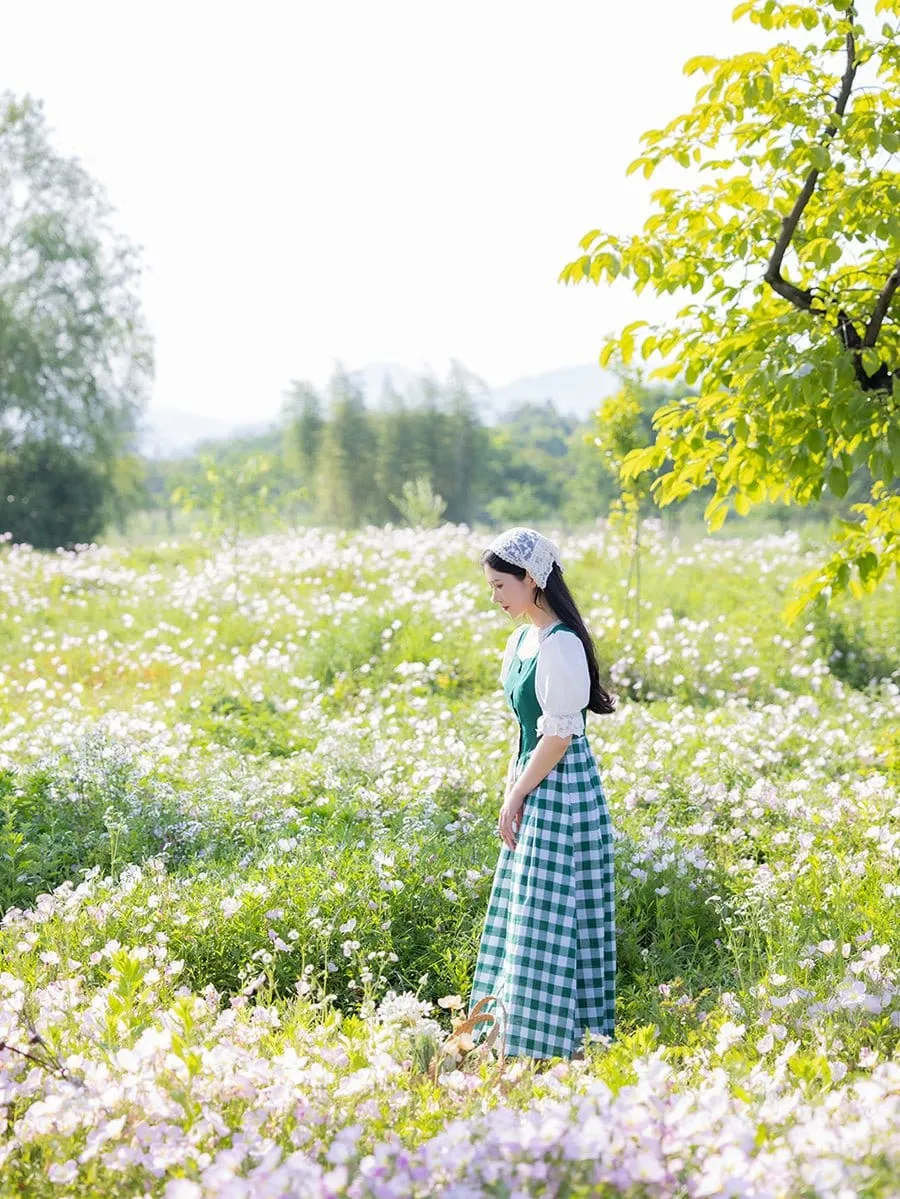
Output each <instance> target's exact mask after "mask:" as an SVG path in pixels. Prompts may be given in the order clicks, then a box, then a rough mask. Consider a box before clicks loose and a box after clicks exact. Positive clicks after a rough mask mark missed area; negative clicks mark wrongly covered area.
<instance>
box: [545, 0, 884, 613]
mask: <svg viewBox="0 0 900 1199" xmlns="http://www.w3.org/2000/svg"><path fill="white" fill-rule="evenodd" d="M867 14H868V15H867V19H866V20H865V21H863V20H862V19H861V17H860V14H859V7H858V6H857V5H856V4H855V3H853V2H851V0H818V2H816V3H788V2H787V0H745V2H744V3H741V4H739V5H738V6H737V7H736V8H735V9H734V12H733V18H734V19H735V20H738V19H740V18H747V19H749V20H750V21H751V22H753V23H754V24H756V25H758V26H759V27H761V28H762V29H764V30H773V31H775V32H776V37H777V36H780V31H785V37H786V38H787V39H788V40H782V41H779V42H778V44H776V45H775V46H774V47H772V48H769V49H768V50H766V51H765V52H758V53H757V52H754V53H746V54H740V55H737V56H734V57H731V58H724V59H720V58H715V57H712V56H709V55H703V56H700V57H697V58H693V59H691V60H690V61H689V62H688V63H687V64H686V65H685V72H686V73H687V74H694V73H696V72H700V73H702V74H704V75H705V76H706V77H707V82H706V83H705V84H704V85H703V86H702V87H701V88H700V90H699V91H698V93H697V96H696V103H695V105H694V107H693V108H692V109H691V111H690V112H688V113H686V114H683V115H681V116H678V117H676V118H675V119H674V120H673V121H671V122H670V123H669V124H668V125H667V126H666V127H665V128H664V129H654V130H650V131H648V132H647V133H645V134H644V135H643V137H642V142H643V145H644V151H643V153H642V154H641V155H640V156H639V157H638V158H637V159H635V161H634V162H633V163H632V164H631V165H630V167H629V168H628V170H629V172H631V171H636V170H642V171H643V173H644V175H645V176H648V177H649V176H650V175H652V174H653V172H654V171H655V170H656V169H657V167H659V166H660V165H661V164H662V163H664V162H674V163H677V164H678V165H680V166H681V167H684V168H690V169H692V170H693V171H695V172H697V173H698V175H699V176H700V177H701V178H703V177H704V176H705V177H707V178H708V182H700V183H699V184H698V185H696V186H694V187H693V188H683V189H680V188H676V187H665V188H662V189H659V190H656V191H654V193H653V195H652V204H653V211H652V213H651V215H650V217H649V218H648V220H647V221H646V223H645V225H644V227H643V230H642V232H641V233H638V234H635V235H632V236H617V235H615V234H612V233H607V232H603V231H602V230H600V229H594V230H592V231H590V232H589V233H587V234H586V235H585V237H584V238H583V239H582V240H581V243H580V246H581V249H582V250H583V251H584V253H583V255H581V256H579V257H578V258H577V259H576V260H574V261H573V262H571V263H569V264H568V265H567V266H566V267H565V269H564V270H563V272H562V275H561V278H562V279H563V280H564V281H566V282H570V281H571V282H578V281H581V280H589V281H592V282H594V283H597V284H599V283H601V282H611V281H612V280H614V279H616V278H618V277H623V278H625V279H628V280H629V281H630V282H631V284H632V286H633V288H634V290H635V291H636V292H641V291H642V290H643V289H644V288H645V287H650V288H651V289H652V290H653V291H655V292H656V293H659V294H662V293H675V292H679V291H685V290H686V291H688V292H690V293H691V296H692V297H693V298H692V299H691V300H690V301H689V302H688V303H687V304H686V305H685V307H683V308H682V309H681V310H680V311H679V313H678V315H677V318H676V320H675V321H674V322H673V323H672V324H670V325H666V326H665V327H660V326H657V327H653V328H651V327H649V324H648V322H647V321H636V322H634V323H633V324H631V325H629V326H627V327H626V328H624V329H623V330H622V331H621V332H620V333H619V335H618V336H616V337H612V338H610V339H609V340H608V341H607V343H606V345H605V346H604V349H603V352H602V353H601V355H600V361H601V364H605V363H606V362H607V361H608V360H609V358H610V357H611V356H612V355H613V354H614V353H618V354H620V355H621V358H622V360H623V361H624V362H625V363H626V364H627V363H628V362H629V361H630V360H631V358H632V357H633V355H634V353H635V351H636V350H638V349H639V351H640V354H641V356H642V357H643V358H644V359H645V360H646V359H649V358H650V356H651V355H656V354H659V355H660V356H662V357H663V358H664V359H665V360H666V361H665V363H664V365H662V366H661V367H659V368H658V369H657V370H655V371H654V372H653V375H654V376H655V377H658V378H663V379H673V378H675V377H677V376H683V378H684V381H685V382H686V383H687V385H688V386H690V387H692V388H694V389H695V390H696V392H697V393H698V394H697V395H696V396H682V397H680V398H679V399H678V400H677V401H675V402H672V403H668V404H665V405H663V406H662V407H661V408H659V409H658V410H657V412H656V413H655V416H654V429H655V431H656V438H655V441H654V443H653V444H652V445H651V446H649V447H646V448H641V449H636V450H634V451H633V453H632V454H631V455H629V458H628V460H627V461H626V462H625V463H623V468H624V469H623V474H625V475H626V476H627V474H628V472H629V471H631V472H632V473H633V474H635V475H636V474H639V473H640V472H642V471H644V470H647V469H656V468H658V467H661V466H662V465H663V464H666V465H667V466H668V469H667V470H665V471H664V472H663V473H661V474H659V475H658V477H657V478H656V479H655V481H654V483H653V491H654V496H655V498H656V499H657V502H658V503H660V504H661V505H664V504H668V503H670V502H672V501H674V500H680V499H682V498H683V497H685V496H687V495H689V494H690V493H692V492H693V491H695V490H696V489H698V488H700V487H702V486H703V485H704V484H706V483H708V482H714V483H715V493H714V494H713V496H712V497H711V499H710V501H709V503H708V504H707V506H706V510H705V515H706V519H707V522H708V526H709V528H710V529H715V528H717V527H718V526H719V525H721V523H722V522H723V521H724V519H725V516H726V514H727V512H728V509H729V507H731V506H733V508H734V510H735V511H736V512H738V513H739V514H743V513H746V512H748V511H749V510H750V508H751V506H752V505H754V504H759V503H762V502H763V501H766V500H780V501H783V502H785V503H788V504H790V503H792V502H794V503H798V504H808V503H811V502H813V501H815V500H817V499H819V498H820V497H821V496H822V494H823V491H824V490H825V489H826V488H827V489H829V490H830V491H831V492H832V493H833V494H834V495H836V496H843V495H844V494H845V493H846V491H847V488H848V483H849V480H850V476H851V474H852V473H853V472H856V471H860V470H864V471H867V472H868V475H869V477H870V487H869V489H868V490H869V495H868V497H867V498H866V500H865V501H864V502H862V503H858V504H854V505H853V506H852V509H851V510H852V511H854V512H855V513H856V518H855V519H853V520H846V521H841V522H840V526H839V530H840V531H839V533H838V537H837V545H836V548H835V549H834V551H833V553H832V554H831V555H830V557H829V558H828V559H827V561H825V562H823V563H822V564H821V565H820V566H819V567H818V568H817V569H816V570H815V571H813V572H811V573H810V574H808V575H806V576H804V578H803V579H801V580H799V586H798V594H797V596H796V598H795V599H794V601H793V603H792V604H791V605H790V606H789V608H788V615H789V617H790V618H793V617H795V616H796V615H797V614H798V613H799V612H800V611H802V610H803V608H804V607H805V606H806V605H807V604H808V603H809V602H810V601H811V600H812V599H813V598H814V597H815V596H817V595H820V594H823V595H824V596H827V595H829V594H831V593H832V592H833V591H835V590H839V589H841V588H843V587H846V586H847V585H848V584H849V585H850V586H851V588H852V589H853V590H854V592H856V593H857V594H858V593H860V592H861V591H863V590H870V589H871V588H872V587H874V586H875V585H876V583H877V582H878V580H880V579H881V578H882V577H883V576H884V574H885V572H886V571H887V570H888V569H889V568H891V567H892V566H896V563H897V561H898V557H900V494H898V486H897V480H898V479H900V421H898V398H900V397H898V390H900V382H898V381H900V312H898V297H897V292H898V287H900V176H898V173H897V171H896V169H894V168H895V164H896V161H897V159H896V157H895V156H896V155H897V153H898V151H900V0H874V4H872V5H870V6H869V7H868V9H867ZM807 34H809V35H811V38H810V40H809V41H808V43H807V44H806V45H805V46H801V45H799V44H798V42H800V41H803V40H804V39H805V35H807ZM641 330H643V331H641Z"/></svg>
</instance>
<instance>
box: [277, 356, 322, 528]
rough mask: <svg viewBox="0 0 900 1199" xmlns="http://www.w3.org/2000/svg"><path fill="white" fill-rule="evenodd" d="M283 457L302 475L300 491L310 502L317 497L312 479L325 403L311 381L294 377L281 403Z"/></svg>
mask: <svg viewBox="0 0 900 1199" xmlns="http://www.w3.org/2000/svg"><path fill="white" fill-rule="evenodd" d="M281 415H282V420H283V421H284V422H285V423H284V460H285V467H286V469H287V470H289V471H292V472H296V474H298V475H299V478H300V486H299V490H300V491H301V494H302V495H303V497H304V499H305V501H306V502H307V503H308V504H310V505H311V504H312V502H313V500H314V498H315V497H314V494H313V485H312V484H313V479H314V478H315V474H316V469H317V465H318V460H319V450H320V447H321V444H322V435H323V431H324V428H325V419H324V417H323V416H322V402H321V400H320V399H319V395H318V393H317V391H316V389H315V388H314V387H313V385H312V384H311V383H307V382H305V381H304V382H301V381H299V380H296V379H295V380H292V382H291V385H290V389H289V391H288V394H287V396H286V398H285V401H284V404H283V405H282V413H281Z"/></svg>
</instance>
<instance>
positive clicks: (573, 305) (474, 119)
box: [0, 0, 760, 420]
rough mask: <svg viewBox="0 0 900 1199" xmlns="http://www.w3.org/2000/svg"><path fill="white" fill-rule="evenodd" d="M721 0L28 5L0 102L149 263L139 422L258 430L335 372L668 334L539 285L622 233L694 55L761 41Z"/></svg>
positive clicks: (14, 24) (559, 353)
mask: <svg viewBox="0 0 900 1199" xmlns="http://www.w3.org/2000/svg"><path fill="white" fill-rule="evenodd" d="M734 3H735V0H688V2H687V3H674V2H673V0H631V2H629V3H626V4H615V3H610V2H608V0H607V2H604V0H589V2H588V0H553V2H552V3H547V2H546V0H540V2H537V0H531V2H528V0H377V2H373V0H324V2H323V0H293V2H292V3H288V2H276V0H256V2H255V3H253V4H250V3H247V2H246V0H244V2H241V3H237V2H233V3H229V2H228V0H224V2H223V0H216V2H215V3H212V2H210V0H178V2H172V0H154V2H153V3H149V2H148V0H131V2H129V3H122V0H113V2H106V0H102V2H101V0H79V2H78V3H72V0H43V2H41V0H34V2H33V3H28V4H19V5H15V6H13V5H8V6H6V9H5V12H4V17H3V36H2V40H0V81H2V82H0V87H4V88H9V89H11V90H12V91H13V92H15V93H16V94H17V95H19V96H21V95H22V94H24V93H25V92H26V91H27V92H30V93H31V94H32V95H34V96H37V97H40V98H42V99H43V100H44V102H45V113H46V116H47V120H48V123H49V125H50V126H51V129H52V130H53V131H54V142H55V144H56V146H57V147H58V148H59V149H60V150H62V151H63V152H65V153H67V154H72V155H76V156H77V157H78V158H79V159H80V160H81V161H82V163H83V165H84V166H85V167H86V168H87V170H88V171H89V172H90V173H91V174H92V175H93V176H94V177H95V178H97V179H98V180H100V181H101V182H102V183H103V184H104V186H105V187H106V189H107V193H108V196H109V199H110V201H111V202H112V204H113V205H114V206H115V208H116V209H117V210H118V214H119V216H118V226H119V228H120V229H121V230H122V232H124V233H126V234H127V235H128V236H129V237H130V239H131V240H132V241H133V242H134V243H136V244H137V245H139V246H140V247H142V250H143V261H144V263H145V276H144V283H143V298H144V306H145V312H146V315H147V320H148V324H149V326H150V329H151V332H152V333H153V335H154V337H155V341H156V358H157V368H156V382H155V386H154V397H153V402H152V406H151V411H152V408H153V407H170V408H171V407H174V408H185V409H189V410H191V411H194V412H200V413H205V414H207V415H216V416H221V417H225V418H227V419H230V420H231V419H234V420H256V419H260V418H266V417H268V416H270V415H274V414H275V413H276V412H277V410H278V408H279V406H280V403H281V397H282V393H283V391H284V389H285V388H286V386H287V385H288V383H289V381H290V380H291V379H292V378H306V379H309V380H311V381H312V382H313V383H314V384H315V385H316V386H318V387H324V385H325V383H326V381H327V379H328V377H329V375H330V374H331V372H332V369H333V366H334V364H335V362H336V361H340V362H341V363H342V364H343V365H344V366H345V367H346V368H347V369H349V370H354V369H357V368H360V367H362V366H364V365H366V364H367V363H370V362H375V361H395V362H400V363H402V364H404V365H405V366H407V367H410V368H411V369H420V368H422V367H424V366H426V365H428V366H431V367H432V368H433V369H434V370H435V371H437V373H438V375H439V376H443V374H444V372H445V369H446V365H447V362H448V360H449V359H450V358H451V357H455V358H458V359H460V360H461V361H462V362H463V363H464V364H465V365H466V366H467V367H469V368H470V369H471V370H473V371H475V372H477V373H478V374H480V375H481V376H482V377H483V378H484V379H486V381H487V382H488V384H489V385H491V386H500V385H502V384H504V383H507V382H510V381H511V380H512V379H515V378H517V377H519V376H522V375H532V374H537V373H539V372H541V371H544V370H553V369H556V368H559V367H564V366H569V365H574V364H577V363H583V362H592V361H596V358H597V354H598V352H599V349H600V345H601V342H602V338H603V335H604V333H605V332H607V331H609V330H613V329H617V328H619V327H621V325H623V324H625V323H626V322H627V321H628V320H634V319H637V317H639V316H643V317H645V318H646V319H651V320H652V319H654V317H658V316H659V315H661V314H662V309H661V308H654V302H653V299H652V298H651V297H650V296H648V294H647V293H646V292H645V293H644V295H643V296H642V297H633V296H631V294H630V292H629V291H628V289H627V286H626V285H624V284H622V285H620V286H617V287H615V288H613V289H610V288H607V287H605V286H604V287H603V288H600V289H598V288H596V287H595V286H594V285H593V284H585V283H581V284H578V285H577V286H572V285H570V286H568V287H567V286H565V285H564V284H562V283H559V282H557V279H558V276H559V273H560V271H561V270H562V268H563V267H564V266H565V264H566V263H567V262H569V261H571V260H572V259H573V258H575V257H576V256H577V254H578V253H580V251H579V248H578V241H579V239H580V238H581V237H582V236H583V235H584V234H585V233H586V232H587V231H588V230H589V229H592V228H604V227H605V228H609V229H611V230H615V231H617V232H627V231H628V230H630V229H636V228H638V227H639V224H640V222H641V220H642V219H643V216H644V214H645V212H646V202H647V197H648V195H649V192H650V190H651V188H652V187H655V186H659V181H658V180H657V179H656V178H654V179H651V180H649V181H648V180H644V178H643V175H642V174H640V172H638V173H636V174H635V175H632V176H631V177H630V178H628V179H626V178H625V168H626V166H627V165H628V163H629V162H630V161H631V160H632V159H633V158H634V157H636V156H637V154H638V153H639V152H640V147H639V144H638V137H639V134H640V133H641V132H643V131H644V130H645V129H648V128H653V127H659V126H660V125H663V124H665V123H667V122H668V121H669V120H670V119H671V118H673V117H674V116H676V115H677V114H678V113H680V112H682V111H684V110H685V109H686V108H687V107H689V106H690V104H691V102H692V100H693V96H694V93H695V91H696V89H697V87H698V86H700V84H701V83H702V81H703V77H702V76H701V75H695V76H693V77H691V78H690V79H689V78H687V77H685V76H684V75H683V74H682V71H681V68H682V66H683V64H684V62H685V61H686V59H688V58H690V57H691V56H693V55H695V54H701V53H712V54H727V53H733V52H736V51H738V50H740V49H745V48H747V49H749V48H750V47H752V46H756V45H759V44H760V43H759V37H760V34H759V31H758V30H756V29H755V27H753V26H751V25H750V24H749V23H748V22H747V21H746V20H742V21H740V22H738V23H737V24H736V25H733V24H732V23H731V18H730V14H731V11H732V9H733V7H734ZM681 302H683V301H681Z"/></svg>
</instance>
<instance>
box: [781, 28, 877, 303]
mask: <svg viewBox="0 0 900 1199" xmlns="http://www.w3.org/2000/svg"><path fill="white" fill-rule="evenodd" d="M846 44H847V66H846V68H845V69H844V75H843V78H842V79H841V90H840V93H839V95H838V98H837V101H836V103H835V106H834V111H835V116H838V117H842V116H843V115H844V111H845V109H846V107H847V102H848V101H849V99H850V93H851V91H852V90H853V79H854V77H855V75H856V62H855V57H856V42H855V40H854V37H853V30H852V29H850V30H848V32H847V43H846ZM836 133H837V125H829V126H828V127H827V128H826V130H825V133H824V135H823V138H822V140H823V142H825V143H827V142H830V141H831V139H832V138H833V137H834V135H835V134H836ZM818 178H819V171H818V168H817V167H813V169H812V170H811V171H810V172H809V174H808V175H807V177H806V182H805V183H804V184H803V187H802V188H801V190H800V194H799V196H798V197H797V199H796V200H795V201H794V207H793V208H792V209H791V211H790V212H789V213H788V215H787V216H786V217H785V218H784V219H783V220H782V222H781V233H780V234H779V235H778V240H777V241H776V243H775V248H774V249H773V250H772V257H771V258H770V259H769V265H768V266H767V267H766V273H765V276H764V278H765V281H766V283H768V284H769V286H770V287H771V288H772V290H773V291H775V292H777V293H778V295H780V296H783V297H784V299H785V300H789V301H790V302H791V303H792V304H793V305H794V306H795V307H796V308H801V309H803V310H804V311H809V310H810V309H811V308H812V302H813V298H812V292H810V291H808V290H806V289H804V288H800V287H795V286H794V284H793V283H788V281H787V280H786V279H784V278H782V275H781V264H782V262H783V261H784V256H785V254H786V253H787V248H788V246H789V245H790V244H791V238H792V237H793V236H794V233H795V232H796V229H797V225H798V223H799V221H800V217H801V216H802V215H803V210H804V209H805V208H806V206H807V204H808V203H809V201H810V199H811V198H812V194H813V192H814V191H815V190H816V181H817V180H818Z"/></svg>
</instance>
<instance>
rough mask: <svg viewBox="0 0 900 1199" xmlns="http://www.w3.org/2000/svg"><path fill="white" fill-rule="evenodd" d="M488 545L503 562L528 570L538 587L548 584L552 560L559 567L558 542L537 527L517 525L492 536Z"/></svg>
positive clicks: (560, 567)
mask: <svg viewBox="0 0 900 1199" xmlns="http://www.w3.org/2000/svg"><path fill="white" fill-rule="evenodd" d="M488 549H489V550H490V551H491V553H494V554H496V555H497V557H498V558H502V559H503V561H504V562H511V563H512V564H513V566H521V567H522V569H523V570H527V571H528V573H529V574H530V575H531V577H532V578H533V579H534V581H535V582H536V583H537V585H538V587H540V588H541V590H543V589H544V588H545V587H546V586H547V579H548V578H549V577H550V571H551V570H552V569H553V563H554V562H555V563H556V565H557V566H558V567H559V569H560V570H562V556H561V554H560V551H559V546H558V545H557V544H556V543H555V542H553V541H551V540H550V538H549V537H545V536H544V535H543V533H539V532H538V531H537V529H527V528H523V527H522V526H521V525H516V527H515V528H513V529H507V530H506V532H505V533H501V534H500V535H499V536H498V537H495V538H494V540H493V541H492V542H491V544H490V545H489V546H488Z"/></svg>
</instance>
